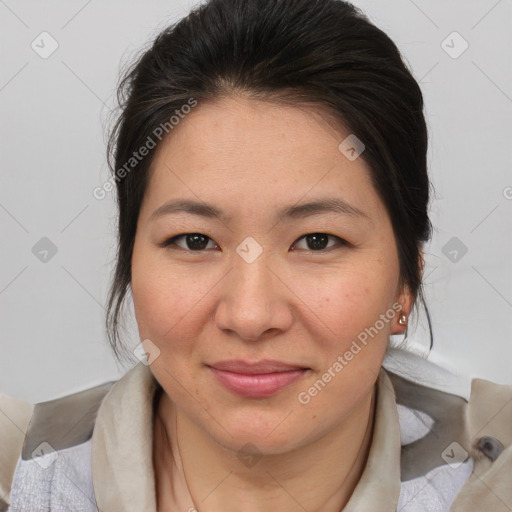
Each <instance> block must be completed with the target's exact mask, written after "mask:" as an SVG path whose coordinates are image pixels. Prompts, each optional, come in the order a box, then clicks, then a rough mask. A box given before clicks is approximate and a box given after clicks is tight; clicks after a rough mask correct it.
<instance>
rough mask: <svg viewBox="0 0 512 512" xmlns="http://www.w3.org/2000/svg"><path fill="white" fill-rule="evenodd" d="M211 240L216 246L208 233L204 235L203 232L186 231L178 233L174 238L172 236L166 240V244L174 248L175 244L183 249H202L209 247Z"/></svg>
mask: <svg viewBox="0 0 512 512" xmlns="http://www.w3.org/2000/svg"><path fill="white" fill-rule="evenodd" d="M209 242H211V243H213V244H214V246H215V243H214V242H213V240H212V239H211V238H209V237H207V236H206V235H203V234H201V233H186V234H184V235H178V236H175V237H173V238H170V239H169V240H167V241H166V242H164V246H165V247H171V248H172V246H173V245H175V246H177V247H179V248H181V249H184V250H188V251H202V250H204V249H206V248H208V243H209ZM210 248H212V247H210ZM213 248H215V247H213Z"/></svg>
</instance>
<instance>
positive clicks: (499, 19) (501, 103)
mask: <svg viewBox="0 0 512 512" xmlns="http://www.w3.org/2000/svg"><path fill="white" fill-rule="evenodd" d="M354 3H355V4H356V5H357V6H359V7H361V8H362V9H363V10H364V11H365V12H366V14H367V15H368V16H369V17H370V19H371V20H372V21H373V22H374V23H376V24H377V25H378V26H379V27H380V28H382V29H383V30H384V31H385V32H387V33H388V34H389V36H390V37H391V38H392V39H393V40H394V41H395V42H396V44H397V45H398V47H399V48H400V50H401V51H402V53H403V55H404V57H405V59H406V60H407V62H408V63H409V66H410V67H411V69H412V71H413V74H414V76H415V77H416V79H417V80H418V81H419V82H420V85H421V88H422V91H423V93H424V98H425V103H426V117H427V122H428V126H429V131H430V148H429V168H430V173H431V179H432V181H433V184H434V187H435V190H436V194H435V197H434V198H433V202H432V207H431V219H432V222H433V224H434V226H435V233H434V237H433V240H432V243H431V244H430V245H429V246H428V248H427V254H426V258H427V268H426V270H425V276H426V279H425V288H426V295H427V301H428V305H429V309H430V312H431V315H432V321H433V328H434V337H435V338H434V339H435V346H434V350H433V351H432V353H431V354H430V356H429V358H430V359H431V360H433V361H435V362H437V363H439V364H441V365H443V366H445V367H448V368H451V369H453V370H455V371H457V372H459V373H462V374H466V375H470V376H479V377H483V378H487V379H491V380H494V381H496V382H500V383H508V384H512V369H511V362H512V322H511V318H512V263H511V262H512V238H511V236H510V233H512V229H511V228H512V173H511V163H512V162H511V160H512V153H511V151H510V146H511V141H512V123H511V118H512V80H511V78H512V69H511V66H510V63H511V62H512V2H511V1H510V0H501V1H496V0H481V1H474V2H467V1H466V0H456V1H455V0H454V1H451V2H445V1H441V0H436V1H432V0H429V1H426V0H421V1H420V0H415V1H413V0H393V1H386V2H383V1H377V0H373V1H370V0H365V1H359V0H358V1H356V2H354ZM192 5H195V3H190V2H189V3H187V2H184V1H177V0H172V1H171V0H167V1H156V0H154V1H151V2H134V1H126V0H125V1H123V2H121V1H117V0H116V1H113V0H111V1H109V2H100V1H98V0H90V1H83V0H79V1H69V0H68V1H66V2H64V1H50V0H47V1H45V2H36V1H26V0H5V1H4V0H0V39H1V48H2V50H1V52H2V53H1V56H0V62H1V64H0V116H1V117H0V119H1V123H0V130H1V131H0V144H1V146H0V152H1V162H2V173H1V185H0V226H1V236H2V243H1V253H0V265H1V267H0V314H1V317H0V325H1V331H0V391H1V392H3V393H6V394H10V395H14V396H17V397H20V398H23V399H25V400H28V401H30V402H32V403H36V402H39V401H43V400H49V399H51V398H55V397H57V396H62V395H64V394H67V393H70V392H73V391H77V390H81V389H84V388H86V387H88V386H91V385H94V384H97V383H100V382H103V381H105V380H110V379H116V378H118V377H119V376H120V375H122V374H123V373H125V371H126V370H127V368H125V367H122V366H120V365H119V364H117V363H116V361H115V359H114V357H113V355H112V353H111V351H110V348H109V346H108V343H107V341H106V335H105V332H104V315H105V310H104V304H105V301H106V294H107V289H108V284H109V280H110V274H111V272H112V269H113V263H114V254H115V228H116V218H115V216H116V211H115V203H114V197H113V195H111V194H109V195H107V197H106V198H105V199H103V200H97V199H95V198H94V197H93V195H92V191H93V189H94V188H95V187H97V186H101V185H102V184H103V183H104V182H105V181H106V180H107V178H108V176H109V175H108V172H107V166H106V159H105V137H106V133H107V130H108V126H109V122H110V121H109V117H108V114H109V111H110V109H111V108H112V106H113V105H114V102H113V95H114V93H115V86H116V83H117V80H118V75H119V69H120V64H122V63H126V62H129V61H130V60H131V58H132V57H133V56H134V55H135V53H136V52H137V51H138V50H139V49H141V48H143V47H144V46H146V45H147V44H148V42H149V41H150V40H151V39H152V38H153V37H154V36H155V35H156V34H157V33H158V32H159V31H160V30H161V29H163V28H164V27H165V26H166V25H167V24H169V23H171V22H173V21H174V20H176V19H178V18H180V17H182V16H183V15H185V14H186V13H187V12H188V11H189V9H190V7H191V6H192ZM42 32H48V33H49V34H50V35H51V37H52V38H53V39H54V40H55V41H57V43H58V48H57V50H56V51H55V52H54V53H53V54H52V55H50V56H49V57H48V58H46V59H43V58H42V57H41V56H40V55H39V54H38V53H36V51H34V50H33V49H32V47H31V44H32V42H33V41H35V42H36V43H37V42H38V41H40V36H39V35H40V34H41V33H42ZM453 32H457V33H458V35H457V34H455V35H454V34H453ZM44 37H48V36H44ZM38 38H39V39H38ZM46 41H47V44H46V46H45V47H46V49H48V48H49V43H48V41H50V40H49V39H46ZM443 41H444V43H443ZM464 41H465V42H466V43H467V44H468V48H467V49H466V50H465V51H464V52H463V53H462V54H460V55H457V54H458V53H460V51H461V50H462V49H463V48H464V46H465V45H466V43H465V42H464ZM449 53H451V55H450V54H449ZM455 56H456V58H454V57H455ZM44 237H46V238H48V239H49V240H51V243H52V244H53V246H55V250H56V253H55V254H54V255H51V253H50V255H51V257H48V261H46V262H42V261H41V260H40V259H39V258H38V257H36V255H37V248H38V247H40V246H39V245H37V244H38V243H39V244H45V243H46V244H48V241H43V242H40V240H41V239H42V238H44ZM34 247H35V248H36V249H34ZM34 253H36V254H34ZM418 320H419V327H418V329H417V330H416V331H415V332H411V350H415V351H419V352H422V350H423V348H424V347H425V346H427V345H428V342H429V340H428V336H427V333H426V330H425V318H424V317H420V318H419V319H418ZM132 331H133V332H132V334H133V335H132V339H131V340H129V341H128V344H129V345H130V346H135V345H136V344H137V343H138V342H139V339H138V335H137V331H136V325H135V324H134V323H133V325H132Z"/></svg>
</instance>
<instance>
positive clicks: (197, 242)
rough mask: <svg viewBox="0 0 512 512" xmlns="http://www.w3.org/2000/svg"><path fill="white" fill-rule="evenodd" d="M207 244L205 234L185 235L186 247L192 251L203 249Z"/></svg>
mask: <svg viewBox="0 0 512 512" xmlns="http://www.w3.org/2000/svg"><path fill="white" fill-rule="evenodd" d="M207 245H208V238H207V237H206V236H203V235H200V234H197V233H193V234H191V235H187V247H188V248H189V249H192V250H193V251H199V250H201V249H204V248H205V247H206V246H207Z"/></svg>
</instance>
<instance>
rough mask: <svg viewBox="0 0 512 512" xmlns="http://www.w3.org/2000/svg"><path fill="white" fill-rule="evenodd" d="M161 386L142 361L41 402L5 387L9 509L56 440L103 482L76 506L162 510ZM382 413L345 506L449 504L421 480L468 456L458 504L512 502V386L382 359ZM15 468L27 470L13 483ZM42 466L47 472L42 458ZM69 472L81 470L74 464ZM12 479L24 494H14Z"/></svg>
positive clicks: (2, 413) (455, 509) (467, 509)
mask: <svg viewBox="0 0 512 512" xmlns="http://www.w3.org/2000/svg"><path fill="white" fill-rule="evenodd" d="M427 369H428V368H427ZM159 390H161V388H160V386H159V384H158V383H157V382H156V380H155V379H154V377H153V376H152V374H151V372H150V369H149V368H148V367H147V366H145V365H144V364H142V363H139V364H137V365H136V366H135V367H134V368H132V369H131V370H129V371H128V372H127V373H126V374H125V375H124V376H123V377H122V378H121V379H120V380H119V381H116V382H115V383H114V382H109V383H106V384H104V385H102V386H97V387H95V388H91V389H88V390H86V391H83V392H81V393H76V394H73V395H69V396H68V397H64V398H61V399H57V400H53V401H50V402H44V403H41V404H37V405H36V406H35V408H33V407H32V406H31V405H29V404H26V403H24V402H23V401H20V400H16V399H13V398H11V397H7V396H5V395H0V447H1V448H0V498H1V499H0V511H2V510H6V509H7V506H8V504H9V502H10V499H11V498H13V500H16V501H17V502H19V503H21V502H22V501H23V500H21V501H20V500H19V496H20V495H22V494H23V493H25V492H28V490H27V488H24V487H23V485H27V486H28V485H29V484H26V483H25V482H26V481H28V480H30V478H31V477H30V475H29V473H30V472H29V473H27V472H26V469H27V468H26V467H22V466H23V464H22V462H23V463H24V464H25V465H26V464H27V463H28V462H27V461H29V462H30V463H33V461H32V460H30V459H31V454H33V453H34V451H35V450H36V449H38V446H41V443H42V442H48V443H49V444H50V445H51V446H52V447H53V449H55V450H56V451H57V452H58V453H60V454H63V456H61V458H60V460H65V458H66V457H65V456H64V454H67V453H71V452H72V451H73V449H74V447H78V448H80V450H81V451H80V454H82V453H83V454H84V455H83V457H84V458H86V455H85V454H86V452H87V453H89V455H88V456H89V457H90V460H91V462H92V464H91V465H92V485H91V489H92V487H93V489H94V490H93V491H91V490H89V493H90V494H89V495H87V492H88V491H87V489H85V488H84V489H78V490H80V493H78V492H77V489H76V488H79V487H80V485H84V486H86V485H87V482H85V480H84V481H82V480H79V478H80V475H78V476H76V480H75V482H74V483H73V491H74V492H76V496H77V499H78V497H79V499H80V500H83V499H84V496H86V497H87V496H88V498H87V499H88V500H89V501H90V502H91V507H92V508H84V507H85V506H84V507H78V506H77V508H76V509H74V510H101V511H108V512H117V511H120V512H121V511H123V512H140V511H145V512H156V504H155V491H154V489H155V482H154V474H153V466H152V417H153V400H154V398H155V396H156V392H157V391H159ZM411 411H413V412H415V414H416V415H417V418H419V419H421V421H422V422H424V423H425V425H427V424H428V425H429V428H428V429H426V430H427V433H426V434H425V435H422V437H420V438H418V439H415V440H413V441H411V440H408V441H407V440H404V439H403V433H402V432H401V426H402V421H403V418H404V417H405V416H403V415H404V413H405V412H407V414H409V415H410V413H411ZM399 413H400V414H399ZM426 418H430V419H431V422H430V423H429V422H428V421H427V420H426ZM375 421H376V422H375V428H374V436H373V439H372V444H371V448H370V453H369V458H368V461H367V464H366V467H365V470H364V472H363V475H362V477H361V480H360V481H359V483H358V485H357V486H356V489H355V490H354V493H353V495H352V497H351V499H350V501H349V503H348V504H347V506H346V507H345V508H344V512H356V511H357V512H367V511H378V512H396V511H397V510H408V508H407V506H410V504H411V503H410V502H411V500H413V501H414V500H418V506H417V508H411V510H413V509H414V510H422V511H424V512H429V511H430V510H448V508H446V509H442V508H432V509H430V508H426V506H425V507H424V506H423V505H421V503H420V501H419V500H421V499H423V497H422V490H421V489H420V487H423V486H424V484H423V483H422V482H429V481H431V480H433V479H434V478H433V477H432V475H436V474H437V473H436V471H437V470H442V471H444V473H442V475H443V476H442V477H440V478H442V479H445V477H446V476H449V475H450V474H451V468H452V467H453V469H454V471H455V468H457V467H459V466H460V465H461V464H462V463H463V462H464V461H465V462H464V464H467V463H468V461H471V462H472V472H471V475H470V477H469V479H466V478H464V483H463V484H462V488H461V489H460V491H458V492H457V494H456V497H455V499H454V500H453V499H450V503H452V501H453V503H452V504H451V507H450V508H449V510H450V511H452V512H482V511H486V512H487V511H488V512H510V511H512V386H501V385H497V384H493V383H491V382H488V381H485V380H481V379H474V380H473V381H472V382H471V390H470V396H469V401H467V400H465V399H464V398H463V397H461V396H457V395H455V394H451V393H446V392H445V391H440V390H438V389H434V388H432V387H427V386H424V385H421V384H418V383H417V382H414V381H413V380H409V379H408V378H404V375H401V376H400V375H397V374H396V373H392V372H391V371H389V370H385V369H382V370H381V372H380V374H379V377H378V381H377V405H376V420H375ZM29 423H30V425H29ZM25 434H26V435H25ZM401 434H402V440H401ZM20 454H21V457H20ZM66 456H67V455H66ZM80 456H81V457H82V455H80ZM23 459H25V460H24V461H23ZM86 460H87V461H88V460H89V459H86ZM178 463H179V461H178ZM68 464H69V462H68ZM87 464H88V462H87ZM466 467H469V466H467V465H466ZM15 468H16V472H17V473H16V474H17V475H18V478H17V480H16V477H15V480H16V482H14V484H13V475H14V472H15ZM470 470H471V469H470ZM23 471H25V472H23ZM37 471H39V472H40V473H41V474H43V473H44V472H41V469H40V468H37ZM66 471H68V469H67V468H66ZM73 471H74V470H73ZM38 474H39V473H38ZM68 474H70V475H74V474H75V473H73V472H72V471H71V470H70V472H69V473H68ZM439 474H441V473H439ZM454 474H455V473H454ZM27 475H28V477H27ZM425 475H427V476H428V477H427V478H425ZM22 477H24V478H22ZM25 477H26V478H25ZM66 478H68V477H66ZM422 478H423V480H421V479H422ZM86 479H87V477H86ZM84 482H85V483H84ZM418 483H420V484H421V485H420V486H419V487H417V488H418V489H419V491H418V492H416V491H414V492H412V493H411V492H410V491H409V495H408V496H407V497H406V501H407V503H404V501H403V499H404V496H403V492H404V491H403V489H404V488H408V489H409V490H410V489H414V485H417V484H418ZM11 485H12V487H13V492H12V494H16V496H12V495H11ZM30 485H32V487H31V488H33V487H34V486H33V484H30ZM407 486H408V487H407ZM15 487H16V488H17V490H16V492H14V488H15ZM35 487H37V485H36V486H35ZM441 487H442V486H441ZM401 492H402V495H401ZM70 499H72V498H70ZM2 500H3V501H2ZM178 501H179V503H180V510H184V511H185V510H188V509H192V507H193V503H192V500H191V497H190V495H188V492H185V493H183V496H179V499H178ZM73 503H74V502H73ZM13 505H14V504H13ZM96 507H97V508H96ZM50 508H52V507H50ZM15 510H16V511H18V510H30V507H28V508H27V506H25V507H24V506H18V507H17V508H15ZM55 510H57V509H56V508H55Z"/></svg>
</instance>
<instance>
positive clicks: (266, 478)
mask: <svg viewBox="0 0 512 512" xmlns="http://www.w3.org/2000/svg"><path fill="white" fill-rule="evenodd" d="M374 411H375V387H373V388H372V390H371V392H370V393H369V394H368V395H367V396H366V397H365V398H364V399H363V400H362V401H361V402H360V403H359V404H358V406H357V408H356V409H355V410H354V411H352V413H351V414H350V416H349V417H347V418H346V419H345V421H344V422H343V423H342V424H340V425H338V426H337V427H336V428H335V429H333V430H332V431H330V432H328V433H327V434H326V435H324V436H323V437H321V438H319V439H316V440H315V441H314V442H311V443H309V444H307V445H305V446H301V447H300V448H297V449H295V450H293V451H290V452H287V453H284V454H279V455H273V454H270V455H263V456H261V458H260V459H259V460H258V461H257V463H255V464H254V465H253V464H248V466H247V467H246V466H244V465H243V464H240V460H239V459H238V454H237V453H236V452H233V451H232V450H228V449H227V448H224V447H223V446H221V445H219V444H218V443H217V442H215V441H214V440H213V439H212V438H211V437H210V436H209V435H208V434H207V433H206V432H204V430H203V429H202V428H201V427H199V426H198V425H196V424H195V423H194V422H192V421H191V420H190V419H189V418H188V417H187V416H185V415H184V414H183V413H182V412H181V411H180V410H177V409H176V408H175V406H174V404H173V403H172V402H171V401H170V399H169V397H168V396H167V395H166V394H165V393H162V395H161V397H160V400H159V404H158V408H157V411H156V415H155V439H154V457H155V458H154V464H155V481H156V487H157V503H158V510H171V508H168V506H169V505H170V504H171V503H173V504H176V503H177V501H178V497H177V496H178V495H181V496H182V497H183V496H184V495H185V494H186V495H187V496H189V497H190V499H191V501H192V503H194V504H195V509H196V510H197V511H198V512H213V511H218V510H222V511H223V512H232V511H233V512H234V511H238V510H240V509H243V510H244V511H245V512H263V511H267V510H269V509H270V508H271V509H276V508H277V509H279V510H282V511H286V512H296V511H297V512H303V511H304V510H310V511H318V512H320V511H321V512H339V511H340V510H342V509H343V508H344V507H345V505H346V504H347V502H348V500H349V499H350V496H351V495H352V492H353V491H354V489H355V487H356V485H357V482H358V481H359V479H360V478H361V475H362V473H363V470H364V466H365V463H366V460H367V457H368V452H369V449H370V444H371V438H372V433H373V423H374ZM180 487H186V488H187V489H186V491H183V489H182V490H180ZM164 503H165V505H164ZM187 506H188V505H187ZM164 507H165V508H164ZM172 510H174V509H172ZM185 510H186V509H185Z"/></svg>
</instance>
